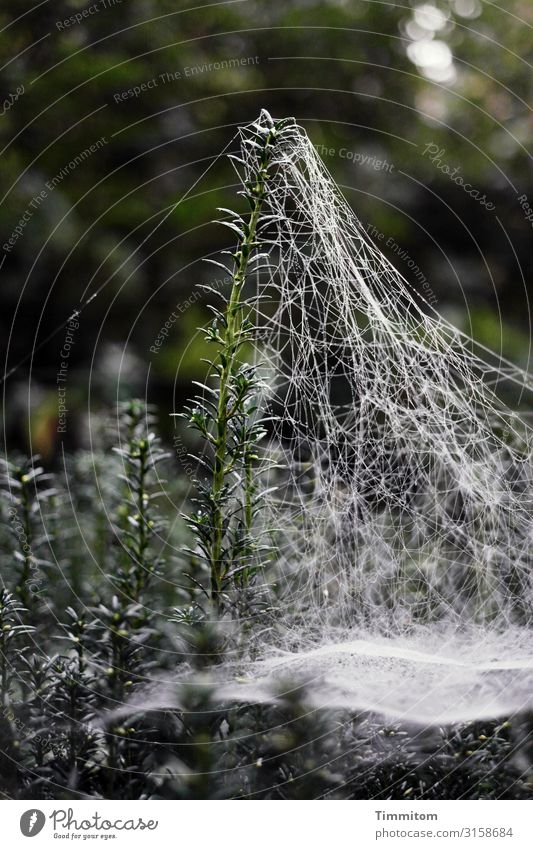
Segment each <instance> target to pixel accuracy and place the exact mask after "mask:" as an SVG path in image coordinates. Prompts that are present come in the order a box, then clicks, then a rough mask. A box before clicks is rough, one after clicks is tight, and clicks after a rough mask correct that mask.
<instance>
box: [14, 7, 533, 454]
mask: <svg viewBox="0 0 533 849" xmlns="http://www.w3.org/2000/svg"><path fill="white" fill-rule="evenodd" d="M421 5H423V4H421V3H409V2H407V0H406V2H404V3H394V2H374V0H368V2H364V1H363V0H353V2H350V0H345V1H344V2H309V1H308V0H302V2H299V0H290V2H269V3H268V2H260V0H241V2H228V3H225V2H221V3H217V4H211V5H202V4H198V5H195V4H192V3H188V4H185V3H176V2H170V0H159V2H156V1H155V0H122V2H121V3H116V4H115V5H112V4H110V5H109V7H108V8H104V6H105V4H102V3H101V2H100V3H98V8H97V10H96V11H93V13H92V14H89V12H87V16H86V17H85V18H84V19H83V20H82V21H81V23H73V24H69V25H65V24H64V23H63V22H64V21H66V20H67V19H68V18H69V17H70V16H72V15H75V14H76V12H82V10H83V9H85V10H90V8H91V7H92V8H93V9H94V8H95V6H96V4H94V3H93V4H91V3H87V2H84V3H77V2H51V0H50V2H42V3H37V4H34V3H31V4H27V3H24V2H22V3H21V2H20V0H17V2H15V0H4V2H3V3H2V7H1V12H0V25H1V26H2V27H3V29H2V32H1V34H0V65H1V66H3V67H2V70H1V72H0V74H1V76H0V83H1V93H2V99H4V98H6V99H7V98H9V95H10V94H12V93H14V92H15V91H16V89H17V86H20V85H23V86H24V93H23V94H22V95H21V96H20V97H19V98H18V100H17V101H16V102H15V103H13V105H12V106H10V107H9V106H8V108H7V109H6V108H5V106H4V111H5V114H4V115H3V116H2V117H0V134H1V139H0V141H1V147H2V148H3V149H4V150H3V152H2V155H1V157H0V163H1V183H2V196H3V197H4V199H3V201H2V204H1V206H0V245H3V244H4V243H5V242H6V240H7V239H8V238H9V236H10V235H11V233H12V231H13V230H14V228H15V226H16V225H17V223H18V221H19V219H20V217H21V216H22V215H23V214H24V211H25V210H26V209H27V208H28V205H29V204H30V203H31V200H32V198H34V197H35V196H36V195H38V194H39V192H41V191H42V190H43V188H45V187H46V183H47V182H48V181H50V180H51V179H52V178H53V177H54V175H57V174H58V173H60V172H61V170H62V169H65V168H67V171H68V163H69V162H70V161H72V160H74V158H75V157H76V156H77V155H79V154H80V153H81V151H83V150H84V149H86V148H87V147H88V146H89V145H91V144H93V143H94V142H96V141H97V140H98V139H99V138H102V137H103V138H104V139H105V143H104V144H103V145H102V146H101V148H100V149H99V150H97V151H96V152H95V153H94V154H92V155H91V156H88V157H86V158H85V160H84V161H83V162H82V163H81V164H79V165H78V166H77V167H76V168H74V169H73V170H70V171H68V173H67V174H66V176H64V178H63V179H62V180H61V181H60V183H59V184H58V185H57V186H56V188H54V190H53V191H50V192H48V193H47V196H46V197H45V198H44V200H43V202H42V204H40V206H39V208H38V210H36V211H35V214H34V215H32V217H31V220H30V221H29V222H28V224H27V226H26V227H25V228H24V233H23V235H22V236H21V237H20V238H19V239H18V241H17V242H16V245H15V246H14V247H13V249H12V251H10V252H9V253H8V254H6V253H5V251H4V250H1V258H3V265H2V269H1V272H0V276H1V287H0V297H1V298H2V310H1V322H2V327H1V332H2V344H3V350H4V357H3V369H5V371H7V373H8V374H9V377H8V378H7V380H6V381H5V383H4V389H5V395H4V409H5V422H6V429H5V434H6V447H7V449H8V450H11V449H12V448H13V447H14V446H18V447H24V448H25V449H28V448H29V449H30V450H32V451H40V452H41V453H43V454H44V455H45V457H48V458H50V459H53V457H54V456H55V455H56V453H57V451H58V446H59V437H58V434H57V432H56V426H57V415H58V408H57V385H56V374H57V371H58V369H59V367H60V362H61V356H60V352H61V348H62V345H63V342H64V339H65V332H66V331H65V326H64V325H65V322H66V320H67V319H68V317H69V315H70V314H71V313H72V311H73V310H74V309H81V315H80V318H79V322H80V326H79V328H78V329H77V330H76V332H75V341H74V344H73V346H72V348H71V353H70V357H69V362H68V379H67V384H66V386H67V397H68V408H69V414H68V427H67V433H66V435H65V436H64V437H63V439H64V441H65V443H66V445H67V447H75V446H76V445H79V444H83V443H85V444H86V443H87V440H88V430H87V409H88V406H89V407H90V408H91V409H97V408H99V407H101V406H103V405H111V404H113V403H114V401H115V399H116V398H117V397H120V398H125V397H128V396H129V395H130V394H137V395H141V396H144V395H146V396H147V397H148V399H149V400H150V401H154V402H156V403H157V404H158V406H159V408H160V411H161V414H162V415H161V419H162V424H163V428H164V429H166V430H167V431H170V421H171V420H170V418H169V417H168V416H167V415H166V413H168V412H169V411H170V410H171V409H172V408H174V407H176V408H178V407H179V406H180V405H181V403H182V402H183V399H184V397H185V396H186V395H187V394H188V393H189V391H190V380H191V378H193V377H194V376H197V375H198V374H199V373H200V370H201V365H200V363H199V360H200V358H201V356H202V355H203V348H202V344H201V341H200V337H198V336H197V337H195V330H196V327H197V326H198V325H199V324H202V322H203V321H204V319H205V315H206V313H205V311H204V308H203V305H202V303H201V302H200V301H196V302H194V303H193V304H192V306H187V299H188V298H190V296H191V292H193V291H194V287H195V285H196V284H197V283H198V282H209V281H213V279H216V274H213V271H212V270H210V268H209V266H208V265H206V264H204V263H202V262H201V258H202V257H203V256H205V255H207V254H210V253H212V252H213V251H216V249H217V248H220V247H222V246H224V245H225V242H226V241H227V237H226V235H225V233H224V232H222V230H223V228H217V227H215V226H213V225H212V224H210V221H211V219H212V218H213V217H214V215H215V212H214V210H215V207H216V206H228V205H232V204H233V203H234V191H235V176H234V174H233V172H232V169H231V167H230V166H229V164H228V163H227V161H225V159H224V158H220V157H219V158H217V157H218V155H219V153H220V151H221V150H223V149H224V148H225V147H226V146H227V145H228V143H230V142H231V139H232V138H233V136H234V133H235V130H236V127H237V126H238V125H239V124H242V123H246V122H248V121H250V120H253V119H254V118H255V117H256V115H257V114H258V112H259V109H260V108H261V107H262V106H265V107H267V108H268V109H269V110H270V111H271V112H272V114H273V115H275V116H276V117H281V116H286V115H294V116H296V118H297V119H298V120H299V122H300V123H301V124H302V125H303V126H304V127H305V128H306V130H307V131H308V133H309V135H310V136H311V138H312V140H313V142H314V143H315V144H317V145H323V146H325V147H327V148H328V149H329V148H332V149H334V151H335V153H334V154H333V155H328V156H327V157H325V158H326V160H327V164H328V167H329V168H330V169H331V172H332V173H333V175H334V177H335V178H336V180H337V181H338V182H339V183H340V184H341V185H342V187H343V189H344V191H345V194H346V196H347V198H348V200H349V202H350V203H351V204H352V206H353V208H354V210H355V211H356V213H357V215H358V216H359V217H360V219H361V220H362V221H363V222H364V223H365V224H366V223H367V222H371V223H372V224H373V225H374V226H375V227H376V228H377V229H378V230H379V231H380V232H382V233H384V234H385V238H384V239H383V240H382V244H384V243H385V242H386V240H387V239H388V238H389V237H393V239H394V240H395V242H396V243H397V244H398V245H399V246H401V249H402V250H405V251H406V252H407V256H408V257H409V258H412V260H413V262H415V263H416V264H417V265H418V266H419V268H420V269H421V271H422V272H423V274H424V275H425V276H426V277H427V279H428V281H429V282H430V285H431V289H432V292H433V293H434V296H435V299H436V309H437V310H438V311H439V312H440V313H441V314H442V315H445V316H447V317H448V318H450V319H451V320H452V321H453V322H454V323H456V324H457V325H459V326H460V327H462V328H463V329H465V330H466V331H467V332H469V333H472V334H473V335H474V337H475V338H476V339H478V340H479V341H481V342H482V343H483V344H486V345H488V346H490V347H491V348H494V349H496V350H497V351H502V352H503V353H504V355H506V356H508V357H509V358H511V359H512V360H514V361H515V362H517V363H519V364H520V365H522V366H527V365H528V356H529V340H530V327H529V322H530V313H529V306H528V293H529V292H530V290H531V282H530V281H531V267H532V251H531V247H532V237H533V230H532V226H531V223H530V222H528V221H526V220H525V216H524V212H523V210H522V209H521V206H520V203H519V201H518V198H519V196H521V195H523V194H524V193H525V194H526V195H528V196H529V198H530V201H531V202H533V180H532V164H531V155H530V153H529V144H530V138H531V134H532V115H531V109H530V106H529V99H530V91H531V79H532V72H531V71H532V65H531V63H532V62H533V50H532V47H533V4H531V3H530V2H526V0H522V2H520V0H510V2H505V3H503V2H501V3H499V4H496V3H488V2H484V1H483V0H453V2H452V0H439V2H436V0H435V2H431V3H430V4H426V5H430V6H433V7H437V8H438V9H439V10H440V11H441V12H442V13H443V16H444V17H442V16H441V18H440V19H438V20H441V21H444V20H445V21H446V22H445V24H444V26H442V27H441V28H440V29H437V30H434V29H432V28H431V27H429V29H428V28H426V30H425V32H424V31H421V30H420V20H421V18H420V14H421V13H420V9H419V10H418V13H417V12H416V7H420V6H421ZM430 20H431V18H430ZM434 20H437V19H434ZM417 21H418V23H417ZM417 26H418V29H417ZM423 29H424V28H423V27H422V30H423ZM420 36H422V37H423V38H424V39H425V40H426V41H428V42H430V41H431V40H433V42H435V41H437V42H444V43H445V44H447V45H448V47H449V49H450V50H451V52H452V54H453V69H454V76H453V79H449V80H442V81H440V82H438V81H435V80H431V79H428V77H427V75H426V74H425V73H424V69H423V68H421V67H418V66H417V65H416V64H414V62H413V61H412V59H411V58H410V56H412V55H413V54H412V47H409V45H410V44H412V41H413V38H415V37H420ZM438 47H439V45H437V48H438ZM429 49H430V50H431V49H433V48H432V46H431V44H430V45H429ZM441 49H442V46H441ZM235 60H238V61H239V62H241V60H245V64H242V63H241V64H239V65H238V66H237V67H235V65H236V64H237V63H236V61H235ZM215 63H222V64H223V65H224V63H225V65H226V67H222V68H217V67H216V66H214V67H209V65H210V64H211V65H215ZM204 65H207V67H204V68H203V69H202V66H204ZM228 65H233V67H227V66H228ZM187 68H196V69H197V70H196V71H195V72H193V73H191V72H189V73H188V72H187V71H186V69H187ZM161 75H163V78H164V81H163V78H162V77H161ZM165 75H168V77H167V76H165ZM151 80H156V81H157V84H155V83H152V84H151V86H150V87H149V88H148V83H149V81H151ZM143 83H144V84H145V86H146V88H145V90H144V91H142V92H141V93H140V94H139V96H131V97H128V96H126V97H125V98H124V99H119V95H120V97H121V98H122V93H123V92H124V91H127V90H128V89H130V88H132V87H133V86H141V85H142V84H143ZM7 103H8V104H9V103H10V101H9V100H8V101H7ZM429 143H433V144H437V145H438V146H439V148H442V149H444V151H445V153H444V155H443V157H442V159H443V161H445V162H446V163H449V165H450V166H451V167H452V168H456V167H458V168H459V171H460V173H461V174H462V175H464V178H465V180H468V182H470V183H471V184H472V185H473V186H474V187H475V188H476V190H478V191H479V192H480V194H486V197H487V199H488V200H490V202H491V203H494V205H495V209H494V210H493V211H488V210H487V209H485V208H484V207H483V206H482V205H481V204H480V203H479V202H478V201H476V200H475V199H473V198H471V197H469V196H467V195H466V194H465V192H464V191H463V190H462V189H461V188H460V187H459V186H457V185H456V184H455V183H454V182H452V181H451V180H450V178H449V177H448V176H446V175H445V174H444V173H443V172H442V171H441V170H439V169H438V168H437V167H436V164H435V163H432V162H431V161H430V160H429V158H428V156H424V155H423V151H424V148H425V147H426V145H428V144H429ZM234 147H235V144H233V148H234ZM228 149H231V144H230V148H228ZM321 149H323V148H321ZM341 149H346V150H347V151H353V152H354V153H357V154H359V155H361V156H363V155H366V156H375V157H377V159H379V160H385V159H386V160H387V162H388V163H389V164H391V165H392V166H393V167H392V169H381V170H375V169H373V168H372V167H368V166H367V165H363V164H354V162H352V161H350V160H349V159H347V158H346V157H345V156H344V155H343V156H341V155H339V151H340V150H341ZM207 168H209V170H208V171H207V173H205V172H206V169H207ZM186 193H188V194H187V196H186V197H185V199H184V200H183V201H182V202H181V203H180V204H179V205H178V206H177V207H176V209H175V210H174V211H173V212H172V214H170V215H169V216H168V217H166V218H165V211H166V210H168V209H169V207H170V206H171V205H172V204H173V203H175V202H176V201H177V200H178V199H180V198H182V197H184V196H185V195H186ZM156 225H158V226H157V229H155V231H154V228H156ZM388 253H389V256H390V258H391V259H392V261H393V262H394V263H395V265H396V266H397V267H398V269H399V270H400V271H401V272H402V273H403V274H405V276H406V277H407V278H408V279H410V280H411V281H412V282H413V283H416V280H415V279H414V278H413V274H412V272H411V271H410V270H409V268H408V265H407V261H406V260H405V258H404V259H403V260H402V259H401V258H399V257H398V256H397V255H396V254H395V253H394V251H390V250H389V252H388ZM95 293H97V294H96V297H94V298H93V300H91V301H90V303H88V304H86V305H85V302H86V301H87V300H88V299H89V298H90V297H91V295H94V294H95ZM193 300H194V299H193ZM184 303H185V308H184V309H183V311H182V312H180V313H179V319H178V320H177V321H176V322H175V323H174V324H173V326H172V328H171V330H170V335H169V338H168V339H167V340H166V342H165V343H164V344H163V345H162V346H161V347H160V350H159V353H158V354H157V355H155V354H153V353H151V352H150V350H149V349H150V346H152V345H153V344H154V341H155V338H156V337H157V335H158V332H159V329H160V328H161V326H162V325H164V323H165V321H166V320H167V319H168V316H169V314H170V313H172V311H174V310H175V309H176V305H177V304H182V305H183V304H184ZM191 340H193V341H192V343H191ZM189 343H191V344H189Z"/></svg>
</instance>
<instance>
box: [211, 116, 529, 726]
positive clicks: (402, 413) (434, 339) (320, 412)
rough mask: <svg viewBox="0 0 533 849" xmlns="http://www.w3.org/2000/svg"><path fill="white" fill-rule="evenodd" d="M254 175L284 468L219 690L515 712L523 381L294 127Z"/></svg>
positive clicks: (411, 709)
mask: <svg viewBox="0 0 533 849" xmlns="http://www.w3.org/2000/svg"><path fill="white" fill-rule="evenodd" d="M248 138H249V130H248V129H247V128H244V129H243V130H242V131H241V141H242V142H243V144H242V145H241V150H242V158H243V159H244V161H245V162H246V168H245V169H244V171H245V173H244V175H241V177H242V178H243V179H244V180H246V179H248V178H250V175H251V174H253V172H254V169H256V168H257V163H256V161H255V154H254V149H253V147H252V146H250V145H249V144H247V143H246V140H247V139H248ZM272 172H273V173H272V179H271V181H270V182H269V190H268V195H267V206H268V207H269V209H267V210H266V212H267V213H268V216H272V218H268V220H267V223H265V224H264V225H263V226H264V228H265V229H264V230H263V235H262V239H263V241H264V242H265V244H267V246H268V253H269V261H270V263H271V265H270V268H269V270H268V271H267V272H266V273H265V271H263V272H262V274H261V275H259V274H258V286H259V293H260V294H261V296H262V298H261V301H260V304H261V314H260V315H258V321H259V325H260V328H261V329H260V333H259V337H260V351H259V354H258V356H259V359H260V360H261V361H262V362H263V363H266V364H265V365H263V366H262V368H263V371H264V375H265V386H266V389H265V397H264V398H263V404H264V406H266V407H267V409H268V410H269V412H270V414H271V415H272V418H273V421H272V425H271V435H270V436H271V445H272V446H275V447H276V448H275V450H277V451H278V454H280V455H282V458H283V463H284V465H285V471H284V472H283V473H281V481H278V483H279V484H280V488H279V490H278V494H277V497H276V498H272V499H271V500H270V502H269V504H268V509H267V510H265V511H264V516H263V518H264V520H265V525H266V526H270V527H275V528H278V529H279V532H278V537H277V539H278V547H279V552H278V555H277V563H276V568H277V569H278V570H279V572H278V574H277V575H276V582H277V584H278V587H279V586H281V587H282V590H281V597H282V599H283V602H282V604H280V609H279V611H278V613H277V614H276V621H277V625H276V628H275V629H274V630H273V631H272V632H271V634H270V635H269V637H268V638H267V642H264V643H263V645H262V647H261V650H260V656H259V658H258V659H257V660H254V661H253V662H250V663H248V664H245V665H244V668H243V667H242V664H241V667H240V668H239V673H240V677H239V680H238V682H236V681H235V678H234V677H233V675H234V672H235V670H234V669H232V670H231V675H230V676H229V680H226V684H225V687H224V688H223V691H224V692H225V694H226V695H227V696H228V697H231V698H235V697H236V698H238V699H243V700H247V701H253V700H263V699H272V698H277V697H279V696H280V695H281V694H282V693H286V692H287V691H288V690H291V689H292V688H294V686H295V683H294V682H295V681H296V682H297V683H298V685H301V684H304V685H306V687H307V693H308V698H309V699H310V700H311V701H312V702H313V703H314V704H316V705H320V706H338V707H349V708H351V709H369V710H374V711H378V712H381V713H384V714H388V715H394V716H402V717H405V718H407V719H409V720H411V721H420V722H425V723H428V722H429V723H431V722H443V721H456V720H466V719H472V718H478V717H487V716H497V715H503V714H506V713H511V712H515V711H517V710H520V709H521V708H523V707H525V706H527V705H529V704H530V702H531V701H532V694H533V686H532V685H533V649H532V647H531V601H532V586H531V557H532V555H531V551H532V540H533V517H532V510H531V506H532V503H531V495H532V486H531V483H532V480H531V469H532V465H531V448H532V432H531V429H530V427H529V426H528V425H527V423H526V421H525V420H524V419H523V418H521V417H520V415H519V414H518V413H517V412H516V411H515V408H516V407H519V406H520V405H522V406H524V405H525V406H526V407H527V402H528V401H529V393H530V392H531V389H532V385H531V378H530V377H529V376H528V375H527V374H526V373H523V372H521V371H520V370H519V369H518V368H516V367H515V366H513V365H512V364H510V363H508V362H506V361H504V360H502V359H501V358H500V357H498V356H496V355H495V354H492V353H491V352H489V351H486V350H483V349H482V348H480V346H477V345H476V344H475V342H474V341H473V340H472V339H469V338H468V337H467V336H465V335H464V334H462V333H461V332H460V331H459V330H457V329H456V328H455V327H453V325H451V324H450V323H448V322H447V321H446V320H444V319H443V318H442V317H440V316H439V315H438V313H437V312H436V311H435V310H434V309H433V308H432V307H431V306H430V305H429V304H428V303H427V302H426V301H425V300H424V298H423V296H422V295H421V294H420V293H419V292H417V291H416V290H415V289H413V287H411V286H410V284H409V283H408V282H407V281H406V280H405V279H404V278H403V277H402V275H401V274H399V272H398V271H397V270H396V269H395V268H394V267H393V265H392V264H391V263H390V262H389V261H388V260H387V259H386V258H385V257H384V256H383V254H382V253H381V252H380V251H379V250H378V249H377V248H376V247H375V245H374V244H373V243H372V241H371V240H370V238H369V237H368V234H367V233H366V231H365V229H364V227H363V226H362V224H361V222H360V221H359V220H358V219H357V217H356V216H355V215H354V213H353V211H352V210H351V209H350V207H349V205H348V204H347V202H346V201H345V199H344V198H343V196H342V194H341V192H340V190H339V189H338V188H337V186H336V185H335V183H334V182H333V180H332V178H331V176H330V174H329V172H328V171H327V169H326V167H325V166H324V164H323V163H322V161H321V159H320V158H319V156H318V155H317V153H316V151H315V150H314V148H313V146H312V144H311V142H310V140H309V139H308V137H307V135H306V133H305V132H304V131H303V130H302V129H301V128H299V127H298V126H296V125H294V126H293V127H292V128H291V129H290V130H289V131H287V132H286V133H285V134H284V141H283V143H281V144H279V146H278V148H277V149H276V153H275V156H274V165H273V168H272ZM267 228H268V238H267V235H266V233H267ZM262 249H263V250H264V249H265V248H262ZM503 399H505V400H503ZM273 450H274V449H273ZM288 682H292V683H288Z"/></svg>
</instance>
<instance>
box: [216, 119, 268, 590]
mask: <svg viewBox="0 0 533 849" xmlns="http://www.w3.org/2000/svg"><path fill="white" fill-rule="evenodd" d="M271 141H272V133H269V134H268V135H267V137H266V141H265V147H264V150H263V154H262V156H261V161H260V168H259V171H258V173H257V177H256V181H255V186H254V187H253V189H252V193H253V194H254V196H255V202H254V206H253V209H252V211H251V213H250V217H249V219H248V232H247V233H246V234H245V236H244V237H243V239H242V240H241V242H240V244H239V246H238V248H237V252H236V254H235V269H234V272H233V283H232V288H231V294H230V298H229V302H228V306H227V310H226V326H225V332H224V333H223V335H222V348H223V351H222V353H223V358H222V359H221V361H222V369H221V372H220V383H219V391H218V406H217V418H216V425H217V427H216V430H217V434H216V439H215V465H214V474H213V487H212V496H213V502H214V516H213V525H214V527H213V544H212V549H211V556H210V566H211V596H212V598H213V600H214V601H215V603H218V602H219V596H220V592H221V582H222V578H223V575H222V574H221V568H220V563H221V554H222V545H223V539H224V515H223V511H222V509H221V507H220V503H219V502H220V496H221V493H222V491H223V489H224V485H225V482H226V477H227V474H228V468H227V466H226V455H227V439H228V421H229V419H230V418H231V415H232V411H228V404H229V397H230V391H229V387H230V378H231V375H232V372H233V369H234V366H235V363H236V359H237V352H238V350H239V347H240V339H239V335H240V328H241V326H242V315H239V314H240V313H241V312H242V311H241V308H240V298H241V291H242V287H243V284H244V282H245V279H246V272H247V268H248V262H249V259H250V256H251V254H252V252H253V248H254V243H255V236H256V232H257V225H258V223H259V217H260V214H261V207H262V205H263V198H264V190H265V181H266V179H267V176H268V175H267V172H266V166H267V164H268V146H269V145H270V142H271ZM247 512H248V511H247ZM249 512H250V513H251V506H250V508H249ZM249 524H250V525H251V517H250V521H249Z"/></svg>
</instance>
